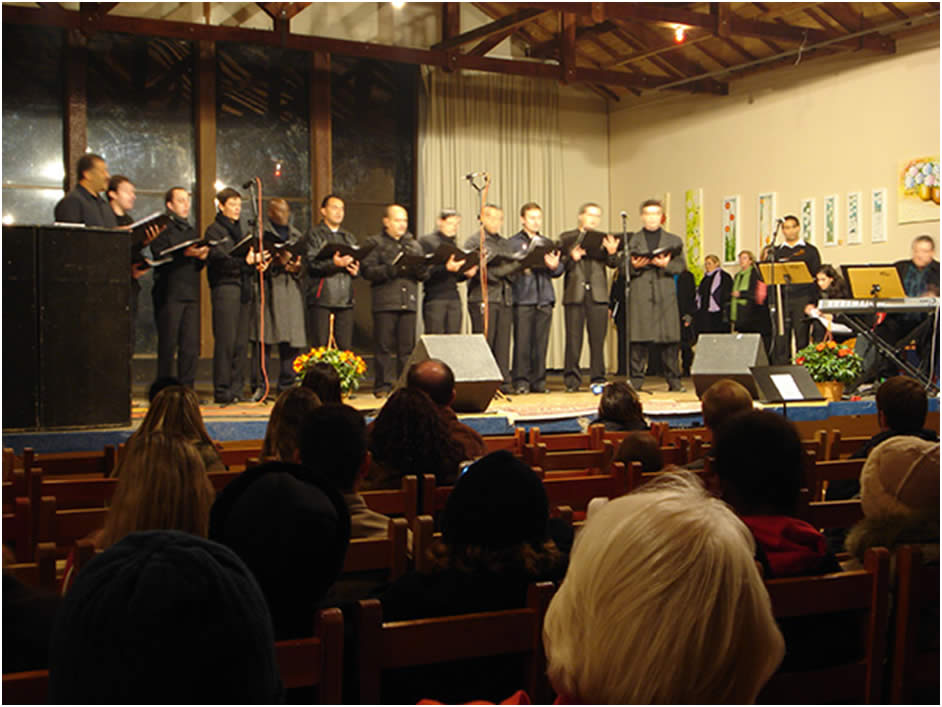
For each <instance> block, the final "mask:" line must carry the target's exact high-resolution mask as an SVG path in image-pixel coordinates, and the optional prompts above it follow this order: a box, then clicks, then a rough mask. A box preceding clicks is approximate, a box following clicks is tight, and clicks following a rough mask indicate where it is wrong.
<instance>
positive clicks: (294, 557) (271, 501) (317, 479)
mask: <svg viewBox="0 0 942 707" xmlns="http://www.w3.org/2000/svg"><path fill="white" fill-rule="evenodd" d="M209 537H210V539H212V540H215V541H217V542H220V543H222V544H223V545H226V546H227V547H229V548H231V549H232V550H234V551H235V553H236V554H237V555H238V556H239V557H240V558H241V559H242V561H243V562H245V564H246V565H248V567H249V569H250V570H251V571H252V574H253V575H255V578H256V580H258V584H259V586H260V587H261V589H262V592H263V593H264V595H265V599H266V601H267V602H268V606H269V609H270V610H271V614H272V621H273V623H274V626H275V637H276V638H277V639H278V640H283V639H286V638H298V637H301V636H309V635H311V634H312V632H313V629H314V623H313V622H314V614H315V611H316V609H317V603H318V602H319V601H320V599H321V598H322V597H323V596H324V595H325V594H326V592H327V590H328V589H329V588H330V586H331V585H332V584H333V583H334V580H336V578H337V576H338V575H339V574H340V571H341V569H342V568H343V560H344V556H345V555H346V552H347V544H348V543H349V541H350V514H349V512H348V511H347V506H346V504H345V503H344V501H343V496H341V495H340V493H339V492H338V491H337V490H336V489H335V488H334V487H333V486H332V484H330V483H329V482H328V481H327V480H326V479H324V478H323V477H321V476H320V475H319V474H317V473H316V472H314V471H312V470H310V469H307V468H305V467H302V466H299V465H297V464H286V463H284V462H269V463H267V464H262V465H260V466H256V467H253V468H251V469H248V470H247V471H244V472H243V473H242V474H240V475H239V477H238V478H237V479H234V480H233V481H230V482H229V484H227V485H226V487H225V488H224V489H223V490H222V491H221V492H220V494H219V496H218V497H217V498H216V502H215V503H214V504H213V507H212V511H211V513H210V519H209Z"/></svg>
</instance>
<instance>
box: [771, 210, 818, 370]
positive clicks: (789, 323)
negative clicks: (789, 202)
mask: <svg viewBox="0 0 942 707" xmlns="http://www.w3.org/2000/svg"><path fill="white" fill-rule="evenodd" d="M781 229H782V233H783V234H784V235H785V242H784V243H782V244H781V245H779V246H776V248H775V262H777V263H793V262H803V263H804V264H805V265H807V266H808V272H810V273H811V279H812V281H811V282H809V283H802V284H795V285H782V299H783V300H785V302H784V306H783V308H782V314H783V315H784V327H785V331H779V332H776V334H777V336H776V337H775V339H774V340H773V342H772V361H773V363H775V364H776V365H779V364H781V365H784V364H787V363H789V362H790V361H791V341H792V332H793V331H794V333H795V350H796V351H800V350H801V349H803V348H804V347H805V346H807V345H808V339H809V336H810V333H811V329H810V327H809V326H808V322H807V321H806V320H805V306H807V305H808V304H813V303H815V302H817V301H818V286H817V285H816V284H815V282H814V276H815V275H816V274H817V272H818V268H820V267H821V254H820V253H818V249H817V248H815V247H814V246H813V245H811V244H810V243H806V242H805V240H804V238H802V237H801V223H799V221H798V218H797V217H795V216H786V217H785V218H783V219H782V223H781ZM776 289H777V288H775V287H772V286H770V287H769V296H770V297H771V298H772V299H775V291H776Z"/></svg>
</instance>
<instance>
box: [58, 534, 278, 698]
mask: <svg viewBox="0 0 942 707" xmlns="http://www.w3.org/2000/svg"><path fill="white" fill-rule="evenodd" d="M282 692H283V691H282V685H281V679H280V677H279V672H278V665H277V663H276V660H275V651H274V636H273V633H272V624H271V618H270V616H269V613H268V609H267V608H266V606H265V600H264V598H263V597H262V593H261V591H260V590H259V587H258V585H257V584H256V582H255V580H254V579H253V577H252V574H251V573H250V572H249V570H248V569H247V568H246V566H245V565H244V564H243V563H242V561H241V560H239V558H238V557H236V555H235V554H234V553H233V552H232V551H231V550H229V549H227V548H225V547H222V546H221V545H218V544H216V543H213V542H210V541H208V540H204V539H202V538H197V537H194V536H192V535H187V534H185V533H179V532H173V531H155V532H144V533H134V534H132V535H129V536H127V537H126V538H124V539H123V540H122V541H121V542H119V543H118V544H116V545H114V546H112V547H111V548H109V549H108V550H106V551H105V552H104V553H102V554H101V555H99V556H97V557H95V558H94V559H92V561H91V562H90V563H89V564H88V565H87V566H86V567H85V568H83V569H82V571H81V572H80V573H79V574H78V575H77V576H76V579H75V583H74V584H73V586H72V587H71V589H70V590H69V593H68V594H67V595H66V597H65V599H64V601H63V602H62V605H61V607H60V609H59V613H58V618H57V621H56V627H55V630H54V632H53V638H52V641H51V649H50V660H49V699H50V703H51V704H69V703H71V704H122V703H123V704H161V703H163V704H192V703H197V704H224V703H236V704H251V703H254V704H260V703H261V704H265V703H274V702H278V701H280V700H281V697H282Z"/></svg>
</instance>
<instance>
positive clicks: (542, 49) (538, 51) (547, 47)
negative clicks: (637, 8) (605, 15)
mask: <svg viewBox="0 0 942 707" xmlns="http://www.w3.org/2000/svg"><path fill="white" fill-rule="evenodd" d="M614 28H615V24H614V23H613V22H612V21H611V20H605V21H604V22H600V23H598V24H595V25H590V26H588V27H577V28H576V41H579V40H580V39H588V38H590V37H595V36H597V35H599V34H605V33H606V32H611V31H612V30H613V29H614ZM558 49H559V37H558V36H557V37H554V38H553V39H550V40H547V41H545V42H540V43H539V44H535V45H533V46H532V47H530V56H532V57H534V58H536V59H545V58H547V57H550V56H553V55H554V54H555V53H556V51H557V50H558Z"/></svg>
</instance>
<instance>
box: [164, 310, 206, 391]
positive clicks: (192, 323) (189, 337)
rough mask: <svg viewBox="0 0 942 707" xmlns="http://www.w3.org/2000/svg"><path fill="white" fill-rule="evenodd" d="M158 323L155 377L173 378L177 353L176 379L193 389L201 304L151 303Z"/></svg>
mask: <svg viewBox="0 0 942 707" xmlns="http://www.w3.org/2000/svg"><path fill="white" fill-rule="evenodd" d="M154 317H155V318H156V320H157V377H158V378H166V377H167V376H172V375H173V373H172V369H173V354H174V352H176V353H177V378H179V379H180V382H181V383H182V384H183V385H185V386H187V387H188V388H192V387H193V385H194V383H195V382H196V362H197V361H198V360H199V354H200V303H199V302H173V301H169V302H157V301H156V300H155V301H154Z"/></svg>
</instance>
